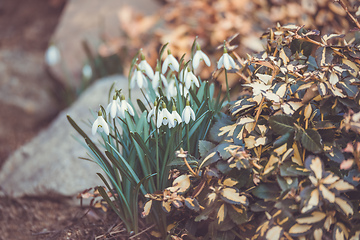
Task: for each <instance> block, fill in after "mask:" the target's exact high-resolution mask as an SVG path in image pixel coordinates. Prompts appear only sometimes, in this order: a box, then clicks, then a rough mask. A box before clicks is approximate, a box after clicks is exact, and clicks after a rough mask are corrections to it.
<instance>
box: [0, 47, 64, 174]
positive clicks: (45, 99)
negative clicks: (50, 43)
mask: <svg viewBox="0 0 360 240" xmlns="http://www.w3.org/2000/svg"><path fill="white" fill-rule="evenodd" d="M43 66H44V55H43V53H42V52H39V51H27V52H25V51H24V50H23V49H21V48H20V47H16V48H11V49H9V48H4V49H1V50H0V86H1V87H0V109H1V118H0V168H1V165H2V163H3V161H4V160H5V159H6V158H7V157H8V156H9V155H10V153H11V152H13V151H14V150H15V149H16V148H17V147H19V146H21V145H22V144H24V143H25V142H27V141H29V140H30V139H31V138H32V137H33V136H35V134H36V133H37V132H38V131H39V130H40V129H41V126H43V125H44V123H46V122H47V123H48V122H49V120H50V119H53V118H54V117H55V116H56V115H57V113H58V112H59V111H60V107H61V104H60V102H59V100H58V99H57V98H56V97H55V94H54V93H55V89H56V84H54V81H53V80H52V79H50V78H49V76H48V75H47V74H46V72H45V71H44V68H43Z"/></svg>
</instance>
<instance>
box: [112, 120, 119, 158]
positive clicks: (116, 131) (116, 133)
mask: <svg viewBox="0 0 360 240" xmlns="http://www.w3.org/2000/svg"><path fill="white" fill-rule="evenodd" d="M113 124H114V133H115V142H116V150H118V152H120V149H119V142H118V141H116V139H117V138H118V133H119V132H118V130H117V127H116V122H115V118H114V119H113Z"/></svg>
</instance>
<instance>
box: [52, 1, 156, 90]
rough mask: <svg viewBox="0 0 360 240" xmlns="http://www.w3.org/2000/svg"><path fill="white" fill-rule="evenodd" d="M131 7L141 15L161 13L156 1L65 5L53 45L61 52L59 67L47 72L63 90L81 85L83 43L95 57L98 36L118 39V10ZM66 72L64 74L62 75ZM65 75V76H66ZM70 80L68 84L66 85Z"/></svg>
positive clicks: (99, 39)
mask: <svg viewBox="0 0 360 240" xmlns="http://www.w3.org/2000/svg"><path fill="white" fill-rule="evenodd" d="M123 6H130V7H133V8H134V9H135V10H137V11H139V12H140V13H142V14H144V15H151V14H154V13H155V12H156V11H157V10H159V9H160V4H159V2H158V1H156V0H146V1H143V0H106V1H97V0H71V1H68V2H67V5H66V7H65V9H64V12H63V14H62V17H61V19H60V22H59V24H58V26H57V28H56V31H55V33H54V35H53V37H52V42H53V43H55V45H57V46H58V47H59V49H60V51H61V59H62V64H57V65H54V66H50V70H51V72H52V73H53V75H55V76H56V77H57V78H58V79H59V81H60V82H62V83H63V85H64V86H67V87H70V88H72V89H77V88H78V87H79V86H80V85H81V79H82V72H81V71H82V66H83V64H84V62H85V61H86V60H87V57H86V54H85V51H84V49H83V47H82V42H83V41H84V40H85V41H86V42H87V43H88V45H89V47H90V50H91V51H92V53H93V54H95V55H96V52H97V48H98V46H99V45H100V43H102V39H101V36H108V37H110V38H115V37H119V36H121V31H122V30H121V28H120V23H119V18H118V14H119V10H120V9H121V8H122V7H123ZM64 68H66V71H64ZM66 73H67V74H66ZM69 76H71V81H69V79H68V78H69Z"/></svg>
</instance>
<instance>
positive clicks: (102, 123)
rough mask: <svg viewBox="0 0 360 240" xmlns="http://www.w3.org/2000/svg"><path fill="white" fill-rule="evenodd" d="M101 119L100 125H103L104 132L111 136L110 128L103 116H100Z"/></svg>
mask: <svg viewBox="0 0 360 240" xmlns="http://www.w3.org/2000/svg"><path fill="white" fill-rule="evenodd" d="M99 117H100V120H99V123H100V124H101V127H102V129H103V130H104V132H105V134H106V135H109V133H110V131H109V126H108V125H107V123H106V122H105V120H104V118H103V117H102V116H99Z"/></svg>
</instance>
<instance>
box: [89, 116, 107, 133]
mask: <svg viewBox="0 0 360 240" xmlns="http://www.w3.org/2000/svg"><path fill="white" fill-rule="evenodd" d="M97 131H99V132H102V131H104V132H105V134H106V135H109V133H110V131H109V126H108V125H107V123H106V122H105V120H104V118H103V117H102V116H98V117H97V119H96V120H95V122H94V123H93V125H92V128H91V132H92V134H93V135H95V134H96V132H97Z"/></svg>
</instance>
